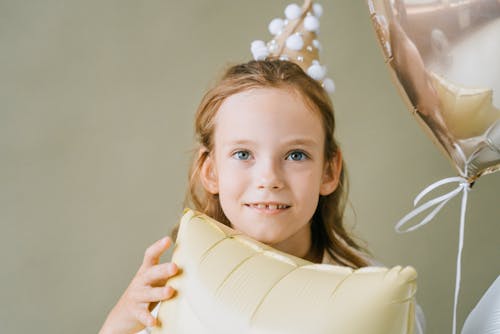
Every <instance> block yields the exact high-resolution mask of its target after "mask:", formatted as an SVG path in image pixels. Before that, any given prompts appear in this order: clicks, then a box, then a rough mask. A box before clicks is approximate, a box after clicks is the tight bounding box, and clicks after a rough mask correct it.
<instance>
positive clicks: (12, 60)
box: [0, 0, 500, 333]
mask: <svg viewBox="0 0 500 334" xmlns="http://www.w3.org/2000/svg"><path fill="white" fill-rule="evenodd" d="M287 4H288V2H287V1H282V0H279V1H268V0H260V1H235V0H225V1H223V0H217V1H215V0H210V1H209V0H204V1H202V0H197V1H195V0H189V1H171V0H163V1H159V0H146V1H137V0H134V1H128V0H120V1H118V0H115V1H55V0H53V1H6V0H0V224H1V230H0V231H1V232H0V256H1V266H2V267H1V270H0V282H1V285H0V303H1V305H0V332H1V333H29V332H36V333H92V332H97V331H98V329H99V327H100V325H101V323H102V321H103V320H104V318H105V316H106V314H107V312H108V311H109V309H110V308H111V307H112V306H113V305H114V303H115V302H116V300H117V299H118V298H119V296H120V295H121V293H122V292H123V290H124V289H125V288H126V286H127V285H128V282H129V281H130V279H131V278H132V276H133V275H134V273H135V271H136V269H137V267H138V266H139V264H140V261H141V259H142V255H143V252H144V249H145V248H146V247H147V246H148V245H149V244H150V243H152V242H153V241H155V240H156V239H158V238H160V237H162V236H163V235H164V234H166V233H167V232H168V231H169V230H170V227H171V226H172V225H173V224H174V223H175V222H176V221H177V219H178V218H179V216H180V213H181V210H182V199H183V193H184V187H185V184H186V182H185V180H186V173H187V171H186V169H187V165H188V161H189V157H190V149H191V146H192V138H193V135H192V120H193V114H194V111H195V108H196V106H197V104H198V102H199V100H200V98H201V95H202V94H203V92H204V91H205V89H206V88H207V87H208V86H209V85H210V83H211V82H213V80H214V78H215V77H216V76H217V74H218V73H220V71H221V70H222V68H223V67H224V65H225V64H227V63H228V62H231V63H236V62H241V61H245V60H248V59H249V58H250V56H249V45H250V42H251V41H252V40H253V39H257V38H260V39H268V38H269V33H268V32H267V24H268V22H269V21H270V20H271V19H272V18H273V17H276V16H282V15H283V14H282V12H283V9H284V7H285V6H286V5H287ZM323 5H324V8H325V14H324V16H323V18H322V27H321V31H322V35H321V40H322V43H323V45H324V46H325V48H324V49H325V50H324V52H323V54H322V60H323V62H324V63H326V64H327V65H328V68H329V73H330V75H331V76H332V77H333V78H334V80H335V82H336V85H337V92H336V93H335V95H334V97H333V98H334V103H335V106H336V112H337V119H338V126H339V130H338V134H339V139H340V141H341V143H342V146H343V149H344V154H345V157H346V160H347V163H348V166H349V169H350V175H351V180H352V192H351V202H352V206H353V207H354V209H355V212H356V219H354V214H353V213H352V211H350V212H349V217H350V221H351V222H354V220H355V221H356V231H357V233H358V234H359V235H360V236H361V237H362V238H363V239H364V240H366V241H367V243H368V244H369V246H370V248H371V249H372V250H373V252H374V254H375V255H376V257H377V258H378V259H379V260H380V261H382V262H384V263H385V264H387V265H394V264H411V265H413V266H415V267H416V268H417V270H418V272H419V292H418V298H419V301H420V303H421V304H422V306H423V307H424V310H425V313H426V315H427V319H428V328H429V330H428V333H446V332H450V331H451V310H452V298H453V297H452V295H453V289H454V278H455V258H456V253H457V237H458V220H459V202H460V201H459V200H458V198H457V199H455V200H454V201H453V202H452V203H451V204H450V205H448V206H447V207H445V208H444V209H443V211H442V212H441V213H440V214H439V215H438V217H437V218H436V219H435V220H434V221H433V222H432V223H431V224H429V225H427V226H425V227H424V228H422V229H420V230H418V231H416V232H414V233H411V234H405V235H397V234H396V233H395V232H394V230H393V226H394V224H395V222H396V221H397V220H398V219H399V218H400V217H402V216H403V215H404V214H405V213H407V212H408V211H409V210H410V209H411V202H412V200H413V198H414V196H415V195H416V194H417V193H418V192H419V191H420V190H421V189H423V188H424V187H425V186H426V185H428V184H430V183H432V182H434V181H436V180H438V179H440V178H444V177H448V176H453V175H454V174H455V172H454V169H453V168H452V167H451V165H450V164H449V163H448V161H447V160H446V159H445V158H444V157H443V156H441V155H440V153H439V151H438V150H437V149H436V148H435V147H434V146H433V145H432V144H431V141H430V140H429V139H428V138H427V137H426V136H425V135H424V133H423V132H422V131H421V130H420V128H419V127H418V125H417V123H416V122H415V121H414V119H413V118H412V116H411V115H410V113H409V112H408V110H407V109H406V106H405V105H404V104H403V102H402V99H401V98H400V97H399V96H398V94H397V93H396V89H395V86H394V85H393V84H392V82H391V79H390V77H389V73H388V71H387V69H386V67H385V64H384V61H383V58H382V55H381V52H380V50H379V48H378V45H377V44H376V41H375V34H374V32H373V31H372V28H371V25H370V22H369V17H368V10H367V6H366V5H365V3H364V1H340V0H337V1H329V2H326V1H323ZM499 189H500V174H493V175H489V176H486V177H484V178H483V179H481V180H480V181H479V182H478V183H477V184H476V186H475V188H474V191H473V192H472V193H471V196H470V202H469V206H468V212H467V225H466V238H465V249H464V256H463V283H462V293H461V299H460V311H459V316H460V318H459V319H460V323H462V322H463V320H464V319H465V316H466V314H468V312H469V311H470V310H471V308H472V307H473V305H474V304H475V303H476V302H477V300H478V299H479V298H480V296H481V295H482V293H483V292H484V291H485V290H486V288H487V287H488V286H489V284H491V282H492V281H493V280H494V278H495V277H496V276H497V275H498V274H499V272H500V270H499V269H500V265H499V260H498V255H499V247H498V244H499V242H498V236H499V235H500V225H499V224H498V223H499V219H498V216H499V215H500V207H499V205H498V203H499V201H498V197H499V196H498V192H499V191H498V190H499ZM165 259H167V257H165Z"/></svg>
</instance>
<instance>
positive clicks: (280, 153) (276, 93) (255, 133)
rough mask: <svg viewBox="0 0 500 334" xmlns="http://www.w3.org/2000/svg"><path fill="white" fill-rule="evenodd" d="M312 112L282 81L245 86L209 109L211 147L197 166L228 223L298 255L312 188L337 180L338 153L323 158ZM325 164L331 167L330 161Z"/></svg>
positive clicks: (313, 202) (320, 190) (304, 245)
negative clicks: (268, 85)
mask: <svg viewBox="0 0 500 334" xmlns="http://www.w3.org/2000/svg"><path fill="white" fill-rule="evenodd" d="M324 141H325V134H324V129H323V126H322V120H321V117H320V115H319V113H318V112H315V111H312V110H310V109H309V108H308V107H307V106H306V105H305V104H304V101H303V100H302V98H300V97H299V95H298V94H296V93H293V92H292V91H289V90H285V89H271V88H267V89H264V88H262V89H253V90H250V91H245V92H241V93H238V94H235V95H232V96H230V97H229V98H227V99H226V100H225V101H224V102H223V103H222V105H221V106H220V108H219V110H218V112H217V115H216V117H215V133H214V150H213V152H212V155H211V156H210V158H209V159H208V160H207V161H206V163H205V164H204V166H203V168H202V173H201V175H202V180H203V182H204V185H205V187H206V189H207V190H208V191H209V192H211V193H218V194H219V199H220V202H221V206H222V209H223V211H224V213H225V215H226V217H227V218H228V219H229V221H230V222H231V224H232V226H233V228H235V229H237V230H239V231H241V232H243V233H244V234H246V235H248V236H250V237H251V238H253V239H256V240H259V241H261V242H263V243H266V244H269V245H272V246H274V247H275V248H277V249H280V250H282V251H285V252H288V253H291V254H293V255H296V256H299V257H305V256H306V255H307V252H308V251H309V249H310V245H311V232H310V221H311V218H312V216H313V214H314V211H315V210H316V206H317V204H318V200H319V195H320V194H321V195H328V194H330V193H332V192H333V191H334V190H335V188H336V187H337V182H338V176H339V173H340V168H336V167H335V166H340V161H341V160H340V159H341V158H340V153H339V154H338V155H337V158H336V160H335V161H333V162H332V163H333V165H331V164H326V163H325V159H324ZM332 166H333V167H332Z"/></svg>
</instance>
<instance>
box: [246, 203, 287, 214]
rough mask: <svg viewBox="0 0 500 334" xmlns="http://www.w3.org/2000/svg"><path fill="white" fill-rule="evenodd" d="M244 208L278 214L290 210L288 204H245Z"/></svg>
mask: <svg viewBox="0 0 500 334" xmlns="http://www.w3.org/2000/svg"><path fill="white" fill-rule="evenodd" d="M245 206H247V207H249V208H252V209H257V210H259V211H265V212H278V211H281V210H285V209H288V208H290V205H288V204H282V203H273V202H263V203H247V204H245Z"/></svg>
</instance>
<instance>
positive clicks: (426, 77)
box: [368, 0, 500, 182]
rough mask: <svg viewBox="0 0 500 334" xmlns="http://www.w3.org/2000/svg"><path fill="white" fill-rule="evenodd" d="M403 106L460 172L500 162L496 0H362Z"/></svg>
mask: <svg viewBox="0 0 500 334" xmlns="http://www.w3.org/2000/svg"><path fill="white" fill-rule="evenodd" d="M368 4H369V8H370V14H371V18H372V23H373V25H374V28H375V31H376V34H377V39H378V42H379V44H380V45H381V47H382V50H383V53H384V56H385V60H386V62H387V63H388V65H389V69H390V72H391V73H392V77H393V78H394V79H395V80H394V81H395V83H396V85H397V86H398V88H399V90H400V94H401V96H402V97H403V99H404V100H405V101H406V103H407V105H408V108H409V109H410V111H411V112H412V113H413V114H414V115H415V117H416V119H417V120H418V121H419V123H420V124H421V125H422V126H423V128H424V129H425V130H426V132H427V133H428V134H429V135H430V137H431V139H432V140H433V141H434V143H435V144H436V145H437V146H438V147H439V148H441V149H442V152H443V153H444V155H445V156H446V157H447V158H449V160H450V161H451V162H452V164H453V165H454V166H455V167H456V169H457V171H458V172H459V173H460V175H461V176H462V177H465V178H467V179H468V180H469V181H470V182H472V181H474V180H475V179H476V178H477V177H479V176H481V175H483V174H487V173H492V172H495V171H497V170H499V169H500V142H499V137H500V133H499V132H500V126H499V125H498V123H499V122H500V60H499V59H500V1H497V0H471V1H429V0H368Z"/></svg>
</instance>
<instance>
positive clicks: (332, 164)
mask: <svg viewBox="0 0 500 334" xmlns="http://www.w3.org/2000/svg"><path fill="white" fill-rule="evenodd" d="M341 172H342V152H341V151H340V150H337V153H336V154H335V156H334V157H333V158H332V159H331V160H330V161H327V162H326V163H325V170H324V172H323V179H322V180H321V186H320V189H319V193H320V195H323V196H328V195H330V194H331V193H333V192H334V191H335V189H337V187H338V185H339V181H340V173H341Z"/></svg>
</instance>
